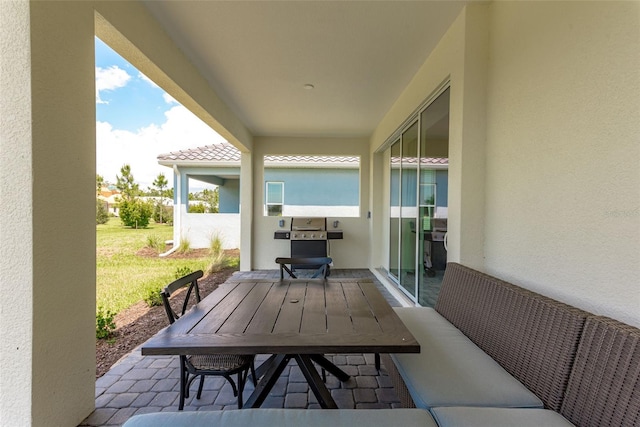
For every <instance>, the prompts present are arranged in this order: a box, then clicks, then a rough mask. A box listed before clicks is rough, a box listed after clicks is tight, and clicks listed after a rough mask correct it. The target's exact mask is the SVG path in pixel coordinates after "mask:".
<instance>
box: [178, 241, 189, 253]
mask: <svg viewBox="0 0 640 427" xmlns="http://www.w3.org/2000/svg"><path fill="white" fill-rule="evenodd" d="M190 250H191V242H190V241H189V239H187V238H185V237H182V238H180V245H179V246H178V252H180V253H181V254H184V253H187V252H189V251H190Z"/></svg>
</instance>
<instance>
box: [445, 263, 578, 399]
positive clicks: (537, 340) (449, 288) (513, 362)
mask: <svg viewBox="0 0 640 427" xmlns="http://www.w3.org/2000/svg"><path fill="white" fill-rule="evenodd" d="M435 309H436V310H437V311H438V312H439V313H440V314H441V315H443V316H444V317H445V318H446V319H447V320H448V321H449V322H451V323H452V324H453V325H455V326H456V327H457V328H458V329H460V330H461V331H462V332H463V333H464V334H465V335H467V337H469V338H470V339H471V340H472V341H473V342H474V343H475V344H476V345H477V346H478V347H480V348H481V349H482V350H484V351H485V352H486V353H487V354H489V355H490V356H491V357H492V358H493V359H495V360H496V361H497V362H498V363H499V364H500V365H502V367H503V368H504V369H505V370H506V371H507V372H509V373H510V374H511V375H513V376H514V377H516V378H517V379H518V380H519V381H520V382H522V383H523V384H524V385H525V386H526V387H527V388H529V390H531V391H533V392H534V393H535V394H536V395H537V396H538V397H539V398H540V399H541V400H542V401H543V402H544V405H545V407H546V408H549V409H553V410H554V411H559V410H560V406H561V404H562V399H563V397H564V392H565V390H566V387H567V383H568V380H569V374H570V372H571V367H572V365H573V361H574V358H575V354H576V351H577V347H578V342H579V338H580V334H581V332H582V328H583V326H584V322H585V319H586V318H587V316H588V313H587V312H584V311H582V310H579V309H577V308H574V307H571V306H569V305H566V304H562V303H560V302H558V301H555V300H553V299H551V298H547V297H544V296H542V295H539V294H536V293H534V292H531V291H528V290H526V289H523V288H520V287H518V286H514V285H512V284H510V283H507V282H505V281H502V280H499V279H497V278H495V277H492V276H489V275H487V274H484V273H481V272H479V271H476V270H473V269H471V268H468V267H465V266H463V265H461V264H457V263H449V264H448V265H447V269H446V272H445V276H444V280H443V283H442V288H441V290H440V295H439V297H438V301H437V303H436V306H435Z"/></svg>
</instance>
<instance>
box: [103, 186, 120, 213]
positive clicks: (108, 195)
mask: <svg viewBox="0 0 640 427" xmlns="http://www.w3.org/2000/svg"><path fill="white" fill-rule="evenodd" d="M98 199H100V200H102V201H104V202H105V207H106V208H107V212H109V213H110V214H113V215H115V216H118V202H119V201H120V192H119V191H118V190H116V189H115V188H112V187H102V188H101V189H100V194H98Z"/></svg>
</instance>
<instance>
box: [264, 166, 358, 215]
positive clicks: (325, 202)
mask: <svg viewBox="0 0 640 427" xmlns="http://www.w3.org/2000/svg"><path fill="white" fill-rule="evenodd" d="M264 180H265V182H284V203H285V205H298V206H308V205H311V206H358V205H359V203H360V186H359V181H360V171H359V170H358V169H309V168H307V169H280V168H269V169H267V168H265V170H264ZM262 191H263V192H264V188H263V189H262Z"/></svg>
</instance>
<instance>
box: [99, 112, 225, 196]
mask: <svg viewBox="0 0 640 427" xmlns="http://www.w3.org/2000/svg"><path fill="white" fill-rule="evenodd" d="M165 116H166V118H167V120H166V122H165V123H163V124H162V125H161V126H157V125H151V126H148V127H146V128H142V129H140V130H138V131H136V132H130V131H125V130H119V129H114V128H113V127H112V126H111V124H109V123H106V122H97V123H96V133H97V134H96V140H97V144H96V169H97V173H98V174H100V175H102V176H103V177H104V179H105V180H107V181H108V182H111V183H115V182H116V175H119V174H120V168H121V167H122V166H123V165H124V164H129V165H131V173H132V174H133V177H134V178H135V180H136V182H137V183H138V184H140V188H142V189H146V188H147V187H149V186H151V185H152V183H153V181H154V180H155V178H156V177H157V176H158V174H159V173H164V175H165V176H166V177H167V180H168V181H169V183H172V182H173V181H172V177H173V172H172V170H171V169H169V168H168V167H166V166H160V165H159V164H158V159H157V157H158V155H159V154H163V153H168V152H171V151H178V150H186V149H190V148H195V147H201V146H204V145H210V144H215V143H219V142H222V141H224V139H223V138H222V137H221V136H220V135H218V134H217V133H216V132H215V131H214V130H213V129H211V128H210V127H209V126H207V125H206V124H205V123H204V122H202V121H201V120H200V119H198V118H197V117H196V116H194V115H193V114H192V113H191V112H190V111H189V110H187V109H186V108H185V107H183V106H181V105H179V106H174V107H172V108H171V109H169V110H168V111H166V112H165Z"/></svg>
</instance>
